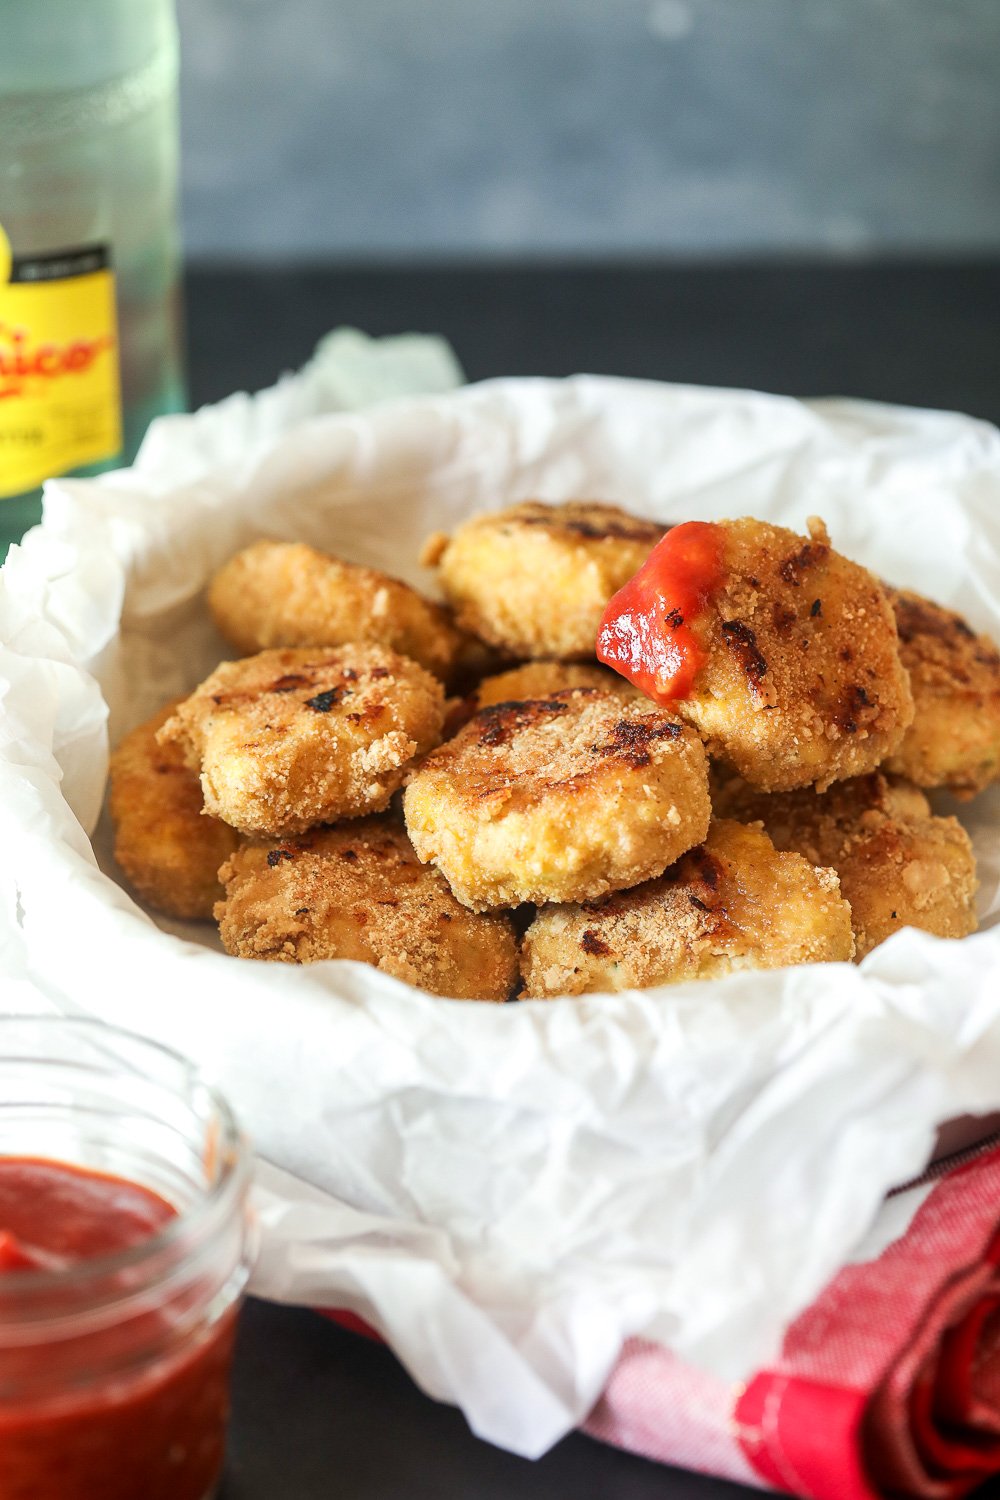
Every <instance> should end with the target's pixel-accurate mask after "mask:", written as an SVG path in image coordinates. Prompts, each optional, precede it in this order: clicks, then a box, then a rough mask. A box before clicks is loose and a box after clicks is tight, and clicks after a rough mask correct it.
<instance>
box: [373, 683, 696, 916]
mask: <svg viewBox="0 0 1000 1500" xmlns="http://www.w3.org/2000/svg"><path fill="white" fill-rule="evenodd" d="M403 809H404V813H405V816H406V826H407V829H408V831H409V834H410V838H411V839H412V841H413V847H414V848H415V849H416V851H417V854H418V855H419V856H420V858H421V859H422V860H424V861H428V860H433V861H434V863H435V864H436V865H437V866H438V868H439V869H440V870H441V871H442V873H443V874H444V875H445V876H446V877H447V879H448V881H449V883H450V884H451V888H452V890H453V891H454V892H455V895H456V896H457V897H458V899H459V900H460V901H461V902H463V903H464V904H465V905H466V906H471V907H472V908H473V910H477V911H478V910H484V909H485V908H487V907H491V906H516V905H518V904H519V903H520V902H522V901H574V900H584V899H586V898H588V897H591V896H597V895H600V894H601V893H602V892H604V891H609V890H617V889H618V888H619V887H622V886H628V885H634V884H635V883H636V882H637V881H639V880H645V879H647V878H648V877H649V876H650V875H658V874H659V873H660V872H661V870H663V869H665V868H666V866H667V865H668V864H670V862H671V860H674V859H676V858H677V856H678V855H679V854H681V853H683V851H684V850H685V849H690V848H691V847H692V845H694V844H697V843H698V842H700V840H701V839H703V838H704V836H705V830H706V829H707V827H708V820H709V816H710V804H709V797H708V776H707V770H706V761H705V752H704V750H703V748H702V746H701V743H700V741H699V739H698V737H697V735H696V734H695V733H694V732H693V731H692V730H691V729H689V728H688V727H687V726H686V725H684V724H681V723H680V722H679V721H678V720H676V719H674V718H672V717H671V715H669V714H667V713H664V711H663V710H662V709H659V708H657V707H656V706H655V705H654V704H652V703H647V702H646V701H645V700H643V699H639V698H636V699H634V700H630V701H621V700H620V699H616V698H615V697H613V696H612V695H611V694H609V693H605V692H603V691H601V690H600V689H597V688H575V689H569V690H565V691H562V692H558V693H553V694H552V695H551V696H550V697H549V698H538V699H531V700H529V701H527V702H523V703H498V704H495V705H493V707H491V708H484V709H483V710H482V711H481V712H480V713H478V714H477V715H476V717H475V718H474V719H473V720H472V722H471V723H469V724H467V725H466V726H465V728H464V729H462V730H461V731H460V732H459V733H458V735H457V736H456V737H455V738H454V739H453V740H450V741H449V742H448V743H447V744H445V745H442V746H441V747H440V748H439V749H438V750H435V751H434V752H433V753H432V754H431V755H429V756H428V757H427V759H426V760H425V761H424V762H423V764H422V765H421V766H420V767H419V769H418V770H416V771H415V772H414V773H413V774H412V776H411V777H410V779H409V784H408V785H407V788H406V792H405V793H404V797H403Z"/></svg>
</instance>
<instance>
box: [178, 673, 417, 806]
mask: <svg viewBox="0 0 1000 1500" xmlns="http://www.w3.org/2000/svg"><path fill="white" fill-rule="evenodd" d="M443 718H444V690H443V688H442V687H441V684H440V683H439V682H438V681H437V679H436V678H434V677H432V676H431V674H430V673H429V672H426V671H425V670H424V668H423V667H420V666H418V665H417V663H416V662H413V661H410V660H408V658H407V657H405V656H399V655H397V653H396V652H395V651H390V650H389V649H388V648H387V647H385V646H373V645H368V644H349V645H346V646H341V647H336V648H332V649H328V650H306V649H300V650H293V649H292V648H288V649H286V650H281V651H261V652H260V653H259V654H258V655H257V656H248V657H244V658H243V659H242V660H240V661H228V662H223V663H222V665H221V666H219V667H217V668H216V669H215V671H214V672H213V673H212V675H211V676H210V677H208V678H206V679H205V681H204V682H203V683H202V684H201V686H200V687H198V688H196V689H195V691H194V692H193V693H192V695H191V697H190V698H186V699H185V700H184V702H183V703H181V704H180V705H179V706H178V707H177V709H176V711H175V713H174V714H173V716H172V717H171V718H170V719H168V720H167V722H166V724H164V726H163V728H162V729H161V730H160V732H159V735H158V736H157V738H158V740H159V742H160V744H161V745H170V744H176V745H178V746H179V747H180V749H181V751H182V753H183V755H184V759H185V762H186V764H187V765H189V766H190V767H191V768H192V770H196V771H198V772H199V773H200V775H201V787H202V793H203V795H204V799H205V806H206V808H207V809H208V811H209V812H211V813H213V814H214V815H215V816H216V817H219V818H222V819H223V820H224V822H226V823H230V824H232V826H233V827H234V828H238V829H239V830H240V832H241V833H246V834H270V835H283V834H292V833H301V832H303V831H304V830H305V829H307V828H311V827H312V826H313V824H314V823H332V822H335V821H336V820H337V819H338V818H356V817H360V816H361V815H362V814H364V813H370V812H381V811H382V809H383V808H385V807H386V806H387V805H388V802H389V798H390V797H391V796H392V794H393V792H394V791H395V790H396V788H397V787H399V786H401V785H402V782H403V776H404V774H405V772H406V770H407V768H408V767H409V766H410V765H411V763H412V762H413V760H414V759H415V758H416V756H418V755H422V754H423V753H424V752H425V751H426V750H429V749H430V748H431V746H432V745H435V744H437V741H438V738H439V736H440V732H441V724H442V721H443Z"/></svg>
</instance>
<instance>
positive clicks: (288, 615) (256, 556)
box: [208, 542, 465, 677]
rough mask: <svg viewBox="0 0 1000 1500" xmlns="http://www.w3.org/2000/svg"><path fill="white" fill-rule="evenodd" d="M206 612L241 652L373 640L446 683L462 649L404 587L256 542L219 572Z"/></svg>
mask: <svg viewBox="0 0 1000 1500" xmlns="http://www.w3.org/2000/svg"><path fill="white" fill-rule="evenodd" d="M208 607H209V609H210V610H211V612H212V617H213V619H214V620H215V623H216V625H217V626H218V628H219V630H220V631H221V633H222V634H223V635H224V636H225V638H226V640H227V641H231V642H232V644H233V645H234V646H236V647H237V649H238V650H240V651H245V652H256V651H264V650H267V649H268V648H269V647H272V646H343V645H346V644H347V643H348V642H349V641H371V642H373V643H374V644H375V645H380V646H390V647H391V648H392V649H393V650H394V651H398V652H399V653H400V655H402V656H408V657H410V659H411V660H412V661H416V662H419V663H420V665H421V666H422V667H426V668H427V670H428V671H429V672H433V673H434V675H435V676H436V677H447V676H448V675H449V674H450V672H451V671H452V668H453V667H454V665H455V661H456V658H457V657H458V656H459V654H460V651H461V650H462V649H463V647H464V644H465V643H464V641H463V637H462V635H461V633H460V632H459V631H458V630H456V628H455V626H454V625H453V624H452V621H451V619H450V618H449V615H448V613H447V611H446V610H444V609H443V608H442V607H441V605H440V604H432V603H431V601H430V600H429V599H424V598H423V597H422V596H421V595H420V594H418V593H417V591H416V589H411V588H410V586H409V584H407V583H401V582H400V581H399V579H398V578H390V577H389V575H388V574H386V573H378V572H376V571H375V569H374V568H363V567H360V566H359V565H358V564H357V563H349V562H342V561H341V560H340V559H339V558H336V557H329V556H327V554H326V553H325V552H317V550H316V549H315V547H307V546H306V545H305V543H303V542H255V543H254V545H253V546H252V547H246V548H244V550H243V551H242V552H237V554H236V556H235V557H231V558H230V559H229V561H228V562H227V563H226V564H225V565H224V566H223V567H222V568H220V569H219V571H218V572H217V573H216V575H215V577H214V578H213V579H212V582H211V585H210V587H209V590H208Z"/></svg>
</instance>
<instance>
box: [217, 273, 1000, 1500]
mask: <svg viewBox="0 0 1000 1500" xmlns="http://www.w3.org/2000/svg"><path fill="white" fill-rule="evenodd" d="M188 311H189V324H190V342H189V348H190V371H191V395H192V399H193V401H195V402H196V403H201V402H203V401H214V400H217V399H218V398H219V397H221V396H224V395H227V394H228V393H229V392H230V391H232V390H237V389H243V390H247V389H249V390H254V389H257V388H258V387H260V386H263V385H269V384H271V383H272V382H273V380H274V379H275V377H276V376H277V375H278V374H279V373H280V372H281V371H282V370H285V369H291V368H294V367H296V366H298V365H300V364H301V363H302V362H303V360H305V359H306V358H308V356H309V354H310V353H311V352H312V349H313V347H314V345H315V343H316V341H317V339H318V338H319V337H320V335H321V334H323V333H324V332H326V331H327V330H328V329H329V328H332V327H334V326H336V325H337V324H342V323H347V324H352V325H354V326H355V327H359V328H363V329H365V330H366V331H367V332H369V333H373V334H382V333H399V332H403V331H409V330H420V331H428V332H438V333H443V334H445V335H446V336H447V337H448V338H449V339H450V340H451V342H452V343H453V345H454V347H455V349H456V351H457V353H458V355H459V357H460V359H461V361H462V363H463V365H464V368H465V370H466V373H467V374H468V375H469V377H470V378H471V379H482V378H485V377H487V376H491V375H527V374H532V375H569V374H572V373H574V372H576V371H581V370H586V371H590V372H592V373H601V374H618V375H631V376H641V377H647V378H651V379H661V380H679V381H692V382H696V383H702V384H712V385H732V386H755V387H758V388H760V389H764V390H772V391H779V392H783V393H787V394H792V395H852V396H866V397H871V398H875V399H878V400H883V401H897V402H904V403H910V404H913V405H919V406H941V407H952V408H957V409H961V410H964V411H968V412H972V413H974V414H975V415H977V416H983V417H987V418H989V419H991V420H993V421H996V420H997V419H1000V358H998V355H997V350H998V348H1000V265H995V264H987V263H981V262H965V263H962V264H930V263H928V264H914V263H912V262H911V263H907V264H905V265H851V266H830V265H813V266H809V265H802V264H794V265H769V266H739V267H733V266H691V267H683V266H669V267H655V266H643V267H624V266H623V267H609V266H603V267H599V268H594V269H586V270H584V269H579V268H576V269H571V268H558V267H547V268H544V269H539V268H533V269H531V268H525V269H518V268H505V269H463V268H459V267H456V268H435V269H422V270H421V269H413V268H404V267H393V268H386V269H381V270H379V269H356V270H350V269H338V270H333V269H321V268H315V269H306V268H297V269H289V270H285V271H278V270H274V271H271V270H268V271H250V270H245V269H239V268H234V267H213V268H211V269H209V268H196V269H194V270H192V272H191V274H190V278H189V285H188ZM740 1493H746V1492H742V1491H740V1489H739V1488H738V1487H737V1486H734V1485H730V1484H724V1483H722V1482H720V1481H717V1480H711V1479H705V1478H701V1477H699V1476H695V1475H691V1474H685V1473H683V1472H681V1471H679V1470H674V1469H665V1468H662V1467H660V1466H658V1465H654V1464H651V1463H647V1462H645V1461H643V1460H642V1459H638V1458H633V1457H631V1456H630V1455H628V1454H624V1453H618V1452H615V1451H614V1450H612V1449H610V1448H605V1447H602V1446H601V1445H600V1444H598V1443H595V1442H591V1441H590V1440H589V1439H587V1438H583V1437H578V1436H574V1437H570V1438H567V1439H565V1441H563V1442H562V1443H560V1445H559V1446H558V1447H557V1448H556V1449H554V1450H553V1451H552V1452H551V1453H549V1454H548V1455H547V1456H546V1457H545V1458H543V1459H541V1460H539V1461H538V1462H536V1463H529V1462H527V1461H526V1460H523V1459H519V1458H515V1457H513V1456H512V1455H510V1454H508V1453H502V1452H500V1451H499V1450H497V1449H495V1448H491V1447H489V1446H487V1445H486V1444H485V1443H482V1442H479V1441H478V1440H477V1439H476V1438H474V1437H473V1436H472V1435H471V1434H470V1432H469V1430H468V1428H467V1427H466V1425H465V1422H464V1421H463V1419H462V1417H461V1416H460V1415H459V1413H458V1412H457V1411H454V1410H452V1409H451V1408H449V1407H445V1406H440V1405H438V1404H436V1403H434V1402H432V1401H430V1400H428V1399H427V1398H426V1397H424V1396H423V1395H421V1393H420V1392H419V1391H418V1390H417V1389H416V1388H415V1387H414V1385H413V1384H412V1382H411V1381H410V1380H409V1378H408V1376H407V1375H406V1374H405V1373H404V1371H403V1370H402V1368H401V1367H400V1366H399V1365H398V1364H397V1363H396V1361H395V1360H394V1359H393V1357H392V1355H391V1354H390V1353H389V1352H388V1350H386V1349H384V1348H381V1347H378V1346H376V1345H374V1344H371V1343H369V1342H367V1341H365V1340H363V1339H359V1338H357V1337H355V1336H354V1335H352V1334H349V1333H346V1332H344V1331H343V1330H341V1329H339V1328H337V1327H335V1326H334V1325H332V1324H330V1323H328V1322H327V1321H326V1320H324V1319H322V1318H320V1317H318V1316H316V1315H315V1314H313V1313H310V1312H307V1311H300V1310H293V1309H288V1308H279V1307H272V1306H266V1305H264V1304H262V1303H257V1302H251V1303H250V1304H249V1306H248V1308H247V1311H246V1315H245V1317H244V1320H243V1325H242V1330H241V1335H240V1342H239V1347H238V1353H237V1360H236V1371H235V1384H234V1414H233V1430H232V1444H231V1453H230V1463H229V1471H228V1475H227V1479H226V1482H225V1486H224V1489H223V1496H222V1500H328V1497H331V1496H342V1497H345V1500H421V1497H423V1496H427V1497H428V1500H431V1497H433V1500H458V1497H462V1500H500V1497H507V1496H512V1495H515V1494H516V1495H518V1496H519V1497H524V1500H530V1497H532V1496H538V1497H539V1500H541V1497H545V1500H563V1497H566V1500H591V1497H593V1500H598V1497H600V1500H688V1497H690V1500H726V1497H735V1496H737V1495H738V1494H740Z"/></svg>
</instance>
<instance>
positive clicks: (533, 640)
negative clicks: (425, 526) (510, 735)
mask: <svg viewBox="0 0 1000 1500" xmlns="http://www.w3.org/2000/svg"><path fill="white" fill-rule="evenodd" d="M664 529H665V528H664V527H663V526H661V525H658V524H657V523H656V522H653V521H644V520H641V519H640V518H639V517H637V516H630V515H629V514H628V512H627V511H624V510H619V509H618V507H617V506H615V505H600V504H597V503H596V502H593V501H583V500H572V501H569V502H568V503H567V504H564V505H543V504H541V503H540V502H539V501H536V500H528V501H524V502H523V503H522V504H520V505H512V506H511V507H510V508H509V509H508V510H502V511H498V512H496V513H495V514H491V515H485V516H476V517H475V518H474V519H473V520H471V521H467V522H466V523H465V525H464V526H460V527H459V528H458V530H457V531H456V532H455V534H454V536H452V537H451V538H450V539H449V538H448V537H444V536H436V537H432V538H430V540H429V542H428V543H427V545H426V547H425V549H424V561H426V562H427V563H429V564H434V563H436V564H437V566H438V568H439V573H440V580H441V587H442V589H443V591H444V594H445V597H446V598H447V599H448V600H449V601H450V603H451V604H452V605H453V606H454V608H455V611H456V615H457V618H458V623H459V625H461V626H462V627H463V628H464V629H465V630H468V631H471V632H472V633H473V634H474V635H478V636H481V637H482V639H483V640H485V641H488V642H489V643H490V644H491V645H493V646H496V647H499V648H500V649H501V650H503V651H506V652H508V653H509V654H510V655H511V656H514V657H530V658H538V657H558V658H559V659H561V660H566V661H572V660H574V659H579V660H583V661H585V660H587V659H588V658H592V657H593V655H594V641H595V638H596V636H597V627H598V625H599V624H600V622H601V612H602V610H603V609H604V606H605V605H606V604H607V602H608V600H609V599H610V598H611V595H612V594H613V593H614V592H615V590H616V589H618V588H620V587H621V586H622V584H623V583H624V582H625V580H626V579H627V578H629V577H630V576H631V574H633V573H634V572H635V570H636V569H637V568H638V567H639V566H640V564H641V563H642V562H643V560H644V558H645V557H646V555H647V554H648V552H649V550H650V548H651V547H652V546H653V545H654V544H655V543H656V542H658V541H659V539H660V537H661V536H662V535H663V532H664Z"/></svg>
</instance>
